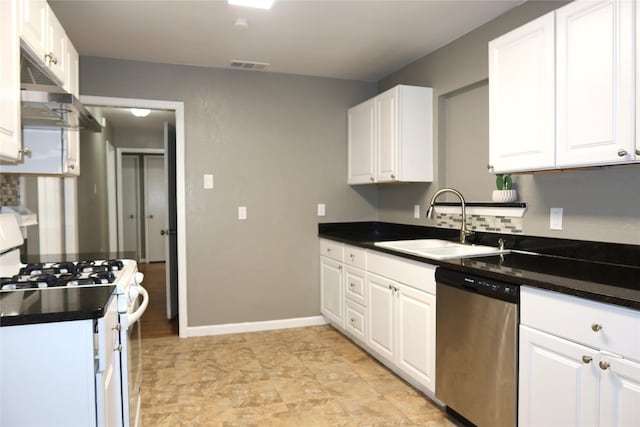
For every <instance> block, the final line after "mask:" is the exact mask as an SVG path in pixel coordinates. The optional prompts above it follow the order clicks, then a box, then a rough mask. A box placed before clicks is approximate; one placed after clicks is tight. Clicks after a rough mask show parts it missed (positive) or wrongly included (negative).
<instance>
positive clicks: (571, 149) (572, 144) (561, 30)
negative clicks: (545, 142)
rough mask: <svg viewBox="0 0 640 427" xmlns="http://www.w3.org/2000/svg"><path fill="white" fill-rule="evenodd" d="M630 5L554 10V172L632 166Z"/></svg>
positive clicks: (617, 0)
mask: <svg viewBox="0 0 640 427" xmlns="http://www.w3.org/2000/svg"><path fill="white" fill-rule="evenodd" d="M632 10H633V3H632V2H630V1H627V0H609V1H600V2H590V1H577V2H574V3H571V4H569V5H567V6H564V7H562V8H560V9H558V10H557V12H556V20H557V60H558V64H557V108H558V110H557V153H556V156H557V157H556V165H557V166H588V165H590V164H601V163H611V162H624V161H631V160H633V156H634V151H635V147H634V134H633V132H634V126H635V123H634V115H633V112H634V91H633V88H634V78H635V76H634V68H633V58H634V56H633V53H634V46H633V20H634V19H633V13H632Z"/></svg>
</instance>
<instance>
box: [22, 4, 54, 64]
mask: <svg viewBox="0 0 640 427" xmlns="http://www.w3.org/2000/svg"><path fill="white" fill-rule="evenodd" d="M20 5H21V12H20V16H21V20H20V22H21V25H20V35H21V37H22V41H23V43H24V44H25V45H26V46H27V48H28V49H29V50H30V51H31V52H32V53H33V54H34V56H35V57H36V58H38V59H40V60H41V61H43V62H45V55H46V54H47V35H48V34H47V32H48V28H47V10H48V8H49V5H48V4H47V2H46V0H22V1H20Z"/></svg>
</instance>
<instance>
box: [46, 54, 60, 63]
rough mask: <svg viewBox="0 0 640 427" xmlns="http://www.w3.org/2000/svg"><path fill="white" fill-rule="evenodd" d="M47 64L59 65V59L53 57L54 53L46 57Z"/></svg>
mask: <svg viewBox="0 0 640 427" xmlns="http://www.w3.org/2000/svg"><path fill="white" fill-rule="evenodd" d="M44 59H45V62H47V61H49V64H57V63H58V58H56V57H55V56H54V55H53V52H49V53H47V54H46V55H45V56H44Z"/></svg>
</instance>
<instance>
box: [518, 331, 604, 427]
mask: <svg viewBox="0 0 640 427" xmlns="http://www.w3.org/2000/svg"><path fill="white" fill-rule="evenodd" d="M598 356H599V354H598V352H597V351H595V350H594V349H592V348H589V347H585V346H582V345H579V344H576V343H573V342H571V341H567V340H564V339H562V338H558V337H554V336H552V335H549V334H545V333H543V332H540V331H537V330H535V329H531V328H528V327H526V326H520V367H519V373H520V375H519V395H518V425H519V426H520V427H529V426H531V427H538V426H595V425H597V423H598V400H599V396H598V376H599V375H600V373H599V372H598V371H599V370H600V368H599V367H598Z"/></svg>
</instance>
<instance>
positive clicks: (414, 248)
mask: <svg viewBox="0 0 640 427" xmlns="http://www.w3.org/2000/svg"><path fill="white" fill-rule="evenodd" d="M374 244H375V245H376V246H379V247H381V248H385V249H391V250H393V251H398V252H403V253H407V254H411V255H417V256H420V257H425V258H431V259H437V260H445V259H452V258H467V257H477V256H486V255H497V254H503V253H507V252H509V251H508V250H500V249H499V248H494V247H493V246H482V245H468V244H462V243H457V242H450V241H448V240H439V239H417V240H395V241H391V242H376V243H374Z"/></svg>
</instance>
